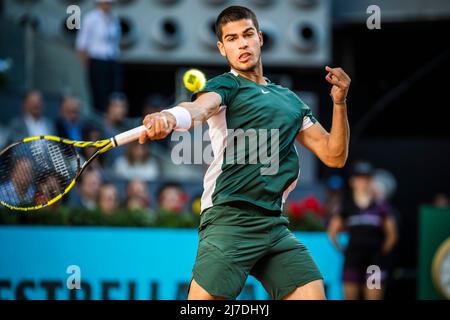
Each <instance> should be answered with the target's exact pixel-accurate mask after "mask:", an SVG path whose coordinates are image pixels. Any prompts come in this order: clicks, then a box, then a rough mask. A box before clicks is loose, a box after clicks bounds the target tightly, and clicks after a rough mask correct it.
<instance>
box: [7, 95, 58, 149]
mask: <svg viewBox="0 0 450 320" xmlns="http://www.w3.org/2000/svg"><path fill="white" fill-rule="evenodd" d="M22 112H23V114H22V116H19V117H18V118H16V119H14V120H12V122H11V125H10V135H11V136H10V142H12V141H16V140H19V139H23V138H25V137H30V136H42V135H54V134H55V132H56V131H55V127H54V125H53V123H52V122H51V121H50V120H49V119H47V118H46V117H44V116H43V112H44V103H43V101H42V94H41V93H40V91H37V90H32V91H29V92H27V93H26V95H25V97H24V99H23V104H22Z"/></svg>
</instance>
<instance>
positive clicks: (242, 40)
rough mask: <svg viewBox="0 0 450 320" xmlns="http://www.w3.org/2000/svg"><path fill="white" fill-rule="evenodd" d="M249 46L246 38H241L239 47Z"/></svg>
mask: <svg viewBox="0 0 450 320" xmlns="http://www.w3.org/2000/svg"><path fill="white" fill-rule="evenodd" d="M247 47H248V41H247V39H245V37H240V38H239V49H245V48H247Z"/></svg>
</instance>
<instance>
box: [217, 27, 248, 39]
mask: <svg viewBox="0 0 450 320" xmlns="http://www.w3.org/2000/svg"><path fill="white" fill-rule="evenodd" d="M250 30H256V29H255V27H248V28H247V29H245V30H244V32H242V33H246V32H248V31H250ZM231 36H237V33H229V34H226V35H224V36H223V38H224V39H225V38H226V37H231Z"/></svg>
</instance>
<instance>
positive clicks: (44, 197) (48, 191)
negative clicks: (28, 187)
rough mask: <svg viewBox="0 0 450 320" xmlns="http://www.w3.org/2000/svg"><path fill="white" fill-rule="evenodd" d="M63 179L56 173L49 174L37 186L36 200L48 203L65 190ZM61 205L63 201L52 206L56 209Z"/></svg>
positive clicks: (39, 202)
mask: <svg viewBox="0 0 450 320" xmlns="http://www.w3.org/2000/svg"><path fill="white" fill-rule="evenodd" d="M61 181H63V179H61V178H60V177H58V175H57V174H56V173H53V174H47V175H46V176H45V177H44V178H43V179H42V180H41V181H39V184H38V186H37V191H36V194H35V201H36V203H38V204H46V203H47V202H49V201H50V200H52V199H54V198H55V197H56V196H58V195H60V194H62V193H63V192H64V187H63V185H62V183H61ZM60 205H61V202H59V201H58V202H56V203H55V204H53V205H52V206H51V208H52V209H56V208H58V207H59V206H60Z"/></svg>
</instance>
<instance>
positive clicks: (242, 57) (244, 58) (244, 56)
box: [239, 52, 252, 62]
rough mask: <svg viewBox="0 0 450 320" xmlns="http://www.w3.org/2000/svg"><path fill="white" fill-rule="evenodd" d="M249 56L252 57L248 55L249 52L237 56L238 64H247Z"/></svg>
mask: <svg viewBox="0 0 450 320" xmlns="http://www.w3.org/2000/svg"><path fill="white" fill-rule="evenodd" d="M251 56H252V54H251V53H249V52H244V53H241V54H240V55H239V61H240V62H247V61H248V60H249V59H250V57H251Z"/></svg>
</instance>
